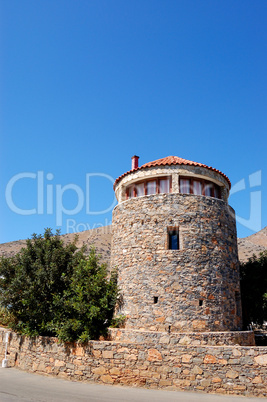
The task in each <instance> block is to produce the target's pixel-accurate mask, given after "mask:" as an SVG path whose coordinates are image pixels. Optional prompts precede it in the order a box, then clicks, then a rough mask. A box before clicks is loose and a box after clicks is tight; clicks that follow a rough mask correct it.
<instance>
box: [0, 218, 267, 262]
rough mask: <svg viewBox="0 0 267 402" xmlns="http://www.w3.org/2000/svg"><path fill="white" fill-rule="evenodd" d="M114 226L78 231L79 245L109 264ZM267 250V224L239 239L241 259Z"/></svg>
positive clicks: (4, 247) (0, 249)
mask: <svg viewBox="0 0 267 402" xmlns="http://www.w3.org/2000/svg"><path fill="white" fill-rule="evenodd" d="M74 237H75V233H70V234H66V235H62V239H63V240H64V242H66V243H68V242H71V241H73V240H74ZM111 238H112V227H111V226H104V227H101V228H96V229H91V230H86V231H84V232H79V233H78V243H77V245H78V247H79V248H80V247H81V246H82V245H84V244H85V245H87V247H88V250H89V249H90V246H92V245H94V246H95V248H96V250H97V253H99V254H101V256H102V259H101V261H102V262H106V263H107V264H108V265H109V259H110V252H111ZM24 245H25V240H17V241H13V242H10V243H3V244H0V256H1V255H4V256H12V255H15V254H16V253H17V252H18V251H19V250H20V249H21V248H22V247H23V246H24ZM264 250H267V226H266V227H265V228H264V229H262V230H260V231H259V232H257V233H254V234H253V235H251V236H248V237H244V238H241V239H238V254H239V259H240V261H242V262H243V261H246V260H248V258H249V257H252V255H253V254H256V255H259V253H260V252H262V251H264Z"/></svg>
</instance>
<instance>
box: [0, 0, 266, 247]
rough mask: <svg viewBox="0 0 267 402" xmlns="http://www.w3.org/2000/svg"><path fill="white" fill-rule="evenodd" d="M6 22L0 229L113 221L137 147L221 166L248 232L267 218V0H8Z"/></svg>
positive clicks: (243, 232)
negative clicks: (118, 191)
mask: <svg viewBox="0 0 267 402" xmlns="http://www.w3.org/2000/svg"><path fill="white" fill-rule="evenodd" d="M0 26H1V28H0V46H1V54H0V60H1V64H0V90H1V100H0V102H1V103H0V113H1V114H0V118H1V122H0V129H1V158H0V194H1V197H0V208H1V226H0V227H1V231H0V242H1V243H3V242H7V241H11V240H17V239H23V238H27V237H30V236H31V234H32V233H34V232H36V233H42V232H43V230H44V228H45V227H51V228H53V229H54V230H55V229H56V228H57V227H60V228H61V231H62V233H66V231H70V232H71V231H74V230H81V229H86V228H93V227H94V226H96V225H101V224H102V225H106V224H108V223H110V222H111V211H107V212H101V211H104V210H108V209H111V208H112V203H113V197H114V195H113V189H112V180H115V179H116V178H117V177H118V176H120V175H121V174H122V173H124V172H125V171H127V170H129V169H130V163H131V156H132V155H134V154H137V155H139V156H140V163H141V164H143V163H146V162H149V161H152V160H155V159H158V158H162V157H165V156H168V155H176V156H180V157H183V158H185V159H190V160H193V161H197V162H201V163H204V164H207V165H209V166H212V167H215V168H217V169H219V170H221V171H222V172H223V173H225V174H226V175H227V176H228V177H229V178H230V180H231V182H232V184H233V185H234V193H233V195H232V196H231V197H230V200H229V203H230V205H232V206H233V207H234V208H235V210H236V213H237V215H238V217H239V218H240V219H239V220H240V222H241V223H238V236H239V237H244V236H248V235H250V234H252V233H254V232H255V231H257V230H259V229H261V228H263V227H265V226H266V225H267V212H266V207H265V206H266V201H267V193H266V187H267V186H266V184H267V166H266V145H267V139H266V138H267V136H266V133H267V113H266V112H267V73H266V72H267V2H266V1H264V0H253V1H251V0H238V1H237V0H194V1H193V0H132V1H130V0H128V1H127V0H94V1H92V0H46V1H43V0H0ZM37 172H39V174H38V176H37ZM92 173H95V174H96V175H95V176H90V179H89V184H88V183H87V186H86V178H87V179H88V176H86V175H88V174H92ZM18 175H20V176H18ZM109 177H110V178H109ZM12 180H13V181H12ZM42 180H43V184H42ZM87 181H88V180H87ZM38 185H39V187H38ZM66 186H67V187H66ZM38 188H39V190H37V189H38ZM86 188H87V190H89V191H87V190H86ZM38 191H39V193H38ZM6 192H7V197H8V194H9V198H8V200H7V198H6V196H5V193H6ZM37 193H38V196H37ZM10 197H11V198H10ZM47 199H48V202H47ZM61 199H62V200H61ZM10 200H11V201H12V202H11V201H10ZM260 200H262V205H260ZM78 201H80V204H78ZM10 202H11V203H13V204H12V205H11V208H10ZM86 204H87V211H86ZM62 205H63V208H64V209H65V212H66V211H67V210H71V209H73V210H74V212H73V213H70V214H69V215H67V214H66V213H62V214H61V213H60V211H62V208H61V206H62ZM16 208H17V209H16ZM75 208H76V210H75ZM12 209H13V210H12ZM59 210H60V211H59ZM79 210H80V212H78V211H79ZM21 211H28V212H27V213H28V215H25V214H21ZM92 212H94V213H95V214H92Z"/></svg>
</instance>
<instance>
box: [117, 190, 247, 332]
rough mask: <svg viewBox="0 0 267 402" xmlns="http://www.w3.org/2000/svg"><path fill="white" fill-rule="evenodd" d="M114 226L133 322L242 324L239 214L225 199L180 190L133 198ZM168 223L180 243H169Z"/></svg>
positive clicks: (221, 327)
mask: <svg viewBox="0 0 267 402" xmlns="http://www.w3.org/2000/svg"><path fill="white" fill-rule="evenodd" d="M112 227H113V239H112V254H111V266H112V267H117V268H118V272H119V277H118V278H119V286H120V290H121V296H122V300H121V306H120V309H119V310H118V313H121V314H123V315H126V316H127V320H126V329H141V330H150V331H155V330H156V331H174V332H184V331H189V332H190V331H192V332H196V331H235V330H240V329H241V328H242V322H241V321H242V319H241V302H240V285H239V264H238V255H237V240H236V224H235V214H234V211H233V209H232V208H231V207H230V206H229V205H228V204H227V202H226V201H223V200H219V199H216V198H212V197H204V196H197V195H190V194H179V193H171V194H155V195H150V196H143V197H137V198H132V199H129V200H126V201H124V202H121V203H120V204H118V205H117V206H116V207H115V208H114V211H113V224H112ZM168 228H177V229H178V230H179V238H180V249H179V250H169V249H168ZM155 300H156V302H155Z"/></svg>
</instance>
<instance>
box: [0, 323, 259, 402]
mask: <svg viewBox="0 0 267 402" xmlns="http://www.w3.org/2000/svg"><path fill="white" fill-rule="evenodd" d="M5 333H6V331H4V330H0V358H2V359H3V358H4V354H5V353H4V351H5ZM8 364H9V366H12V367H13V366H16V367H17V368H20V369H22V370H26V371H29V372H34V373H39V374H45V375H51V376H57V377H60V378H66V379H72V380H81V381H95V382H98V383H102V384H120V385H134V386H144V387H147V388H163V389H170V390H187V391H204V392H212V393H221V394H238V395H246V396H259V397H266V396H267V347H263V346H262V347H247V346H203V345H199V346H192V345H180V346H178V345H175V346H174V345H171V344H166V343H158V342H156V343H153V342H150V343H133V342H115V341H91V342H89V343H88V345H87V346H84V347H83V346H79V345H75V344H74V345H73V344H59V343H58V342H57V340H56V339H55V338H45V337H38V338H35V339H30V338H26V337H22V336H19V335H17V334H15V333H11V335H10V337H9V343H8Z"/></svg>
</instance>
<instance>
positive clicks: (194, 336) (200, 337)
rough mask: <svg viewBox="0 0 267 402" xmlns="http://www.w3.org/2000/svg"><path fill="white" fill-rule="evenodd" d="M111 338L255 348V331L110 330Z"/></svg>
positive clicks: (116, 339)
mask: <svg viewBox="0 0 267 402" xmlns="http://www.w3.org/2000/svg"><path fill="white" fill-rule="evenodd" d="M109 338H110V339H111V340H113V341H120V342H137V343H149V342H154V343H162V344H170V345H194V346H196V345H212V346H222V345H235V346H236V345H242V346H255V335H254V332H253V331H232V332H171V333H166V332H159V331H140V330H134V329H131V330H127V329H123V328H109Z"/></svg>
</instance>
